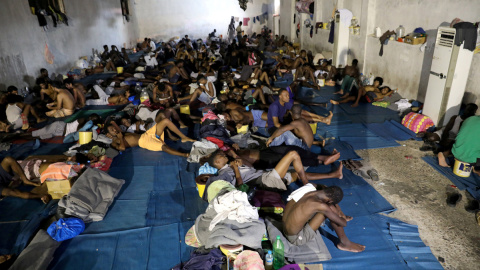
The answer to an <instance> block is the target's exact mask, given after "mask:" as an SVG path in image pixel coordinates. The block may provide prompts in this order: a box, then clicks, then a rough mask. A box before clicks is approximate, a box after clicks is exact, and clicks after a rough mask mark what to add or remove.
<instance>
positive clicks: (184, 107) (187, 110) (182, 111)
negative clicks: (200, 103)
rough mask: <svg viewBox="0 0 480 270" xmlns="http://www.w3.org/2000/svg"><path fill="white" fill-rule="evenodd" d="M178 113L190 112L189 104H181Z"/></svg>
mask: <svg viewBox="0 0 480 270" xmlns="http://www.w3.org/2000/svg"><path fill="white" fill-rule="evenodd" d="M180 113H183V114H190V105H182V106H180Z"/></svg>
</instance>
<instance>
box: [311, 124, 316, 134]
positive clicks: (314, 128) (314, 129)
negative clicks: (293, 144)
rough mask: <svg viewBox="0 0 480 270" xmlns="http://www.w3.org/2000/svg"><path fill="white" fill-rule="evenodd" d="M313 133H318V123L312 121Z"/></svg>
mask: <svg viewBox="0 0 480 270" xmlns="http://www.w3.org/2000/svg"><path fill="white" fill-rule="evenodd" d="M310 128H311V129H312V132H313V134H317V123H310Z"/></svg>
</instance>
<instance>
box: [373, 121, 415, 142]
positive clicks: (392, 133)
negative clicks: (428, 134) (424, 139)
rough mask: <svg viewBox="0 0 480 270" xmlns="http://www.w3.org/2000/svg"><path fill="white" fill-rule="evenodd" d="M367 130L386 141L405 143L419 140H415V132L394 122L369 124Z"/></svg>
mask: <svg viewBox="0 0 480 270" xmlns="http://www.w3.org/2000/svg"><path fill="white" fill-rule="evenodd" d="M366 126H367V128H368V129H369V130H371V131H372V132H373V133H375V134H376V135H378V136H380V137H382V138H384V139H387V140H397V141H406V140H410V139H414V140H417V141H418V140H421V138H417V136H416V134H415V132H413V131H411V130H409V129H408V128H406V127H404V126H403V125H402V124H400V123H398V122H395V121H385V122H383V123H371V124H367V125H366Z"/></svg>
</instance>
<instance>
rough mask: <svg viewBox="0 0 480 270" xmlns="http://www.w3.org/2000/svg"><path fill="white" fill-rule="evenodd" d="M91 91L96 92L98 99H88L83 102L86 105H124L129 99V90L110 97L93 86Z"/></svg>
mask: <svg viewBox="0 0 480 270" xmlns="http://www.w3.org/2000/svg"><path fill="white" fill-rule="evenodd" d="M93 89H94V90H95V91H96V92H97V95H98V99H88V100H87V101H85V104H86V105H108V104H113V105H124V104H127V103H128V102H129V100H128V98H129V97H130V90H126V91H125V93H124V94H123V95H115V96H111V95H107V94H106V93H105V91H103V89H102V88H101V87H100V86H98V85H94V86H93Z"/></svg>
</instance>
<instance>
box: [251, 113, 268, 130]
mask: <svg viewBox="0 0 480 270" xmlns="http://www.w3.org/2000/svg"><path fill="white" fill-rule="evenodd" d="M263 112H264V111H262V110H252V116H253V126H254V127H262V128H264V127H266V126H267V121H265V120H263V119H262V114H263Z"/></svg>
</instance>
